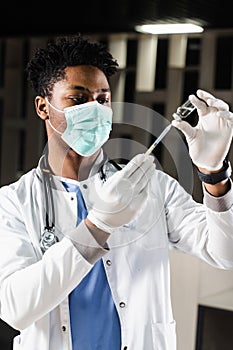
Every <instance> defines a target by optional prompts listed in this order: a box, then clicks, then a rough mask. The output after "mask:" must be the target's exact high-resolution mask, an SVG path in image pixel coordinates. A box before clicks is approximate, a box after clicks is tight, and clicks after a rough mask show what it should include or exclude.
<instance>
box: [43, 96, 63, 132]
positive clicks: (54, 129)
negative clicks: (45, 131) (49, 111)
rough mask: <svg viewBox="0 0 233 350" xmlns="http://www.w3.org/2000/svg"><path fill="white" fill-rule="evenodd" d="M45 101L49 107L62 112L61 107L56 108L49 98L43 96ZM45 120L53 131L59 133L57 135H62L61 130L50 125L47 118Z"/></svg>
mask: <svg viewBox="0 0 233 350" xmlns="http://www.w3.org/2000/svg"><path fill="white" fill-rule="evenodd" d="M45 101H46V102H47V103H48V105H49V106H50V107H51V108H53V109H55V111H57V112H60V113H64V111H62V110H61V109H58V108H56V107H54V106H53V105H52V104H51V103H50V102H49V100H48V99H47V97H45ZM47 121H48V123H49V125H50V126H51V128H52V129H53V131H55V132H56V133H57V134H59V135H62V134H63V133H62V132H61V131H59V130H57V129H56V128H55V127H54V126H53V125H52V123H51V121H50V119H47Z"/></svg>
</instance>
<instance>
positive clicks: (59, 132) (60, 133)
mask: <svg viewBox="0 0 233 350" xmlns="http://www.w3.org/2000/svg"><path fill="white" fill-rule="evenodd" d="M47 122H48V123H49V125H50V126H51V128H52V129H53V130H54V131H55V132H56V133H57V134H59V135H62V134H63V133H62V132H61V131H59V130H57V129H56V128H55V127H54V126H53V124H52V123H51V121H50V119H47Z"/></svg>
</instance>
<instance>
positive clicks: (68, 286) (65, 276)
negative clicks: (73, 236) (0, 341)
mask: <svg viewBox="0 0 233 350" xmlns="http://www.w3.org/2000/svg"><path fill="white" fill-rule="evenodd" d="M26 200H27V198H26ZM21 210H23V207H22V206H20V205H18V203H17V196H16V195H14V191H13V190H9V189H8V187H6V188H5V189H1V191H0V317H1V318H2V319H3V320H4V321H5V322H6V323H8V324H9V325H11V326H12V327H13V328H15V329H18V330H22V329H24V328H26V327H28V326H29V325H30V324H32V323H33V322H35V321H36V320H38V319H40V318H41V317H43V316H44V315H45V314H47V313H48V312H49V311H50V310H52V309H53V308H54V307H56V306H57V305H58V304H60V303H61V301H63V300H64V298H65V297H67V295H68V294H69V293H70V292H71V291H72V290H73V289H74V288H75V287H76V286H77V284H78V283H79V282H80V281H81V280H82V279H83V277H84V276H85V275H86V274H87V273H88V272H89V271H90V269H91V268H92V266H93V265H92V264H90V263H89V262H88V261H87V260H86V259H84V258H83V256H82V255H81V254H80V253H79V251H78V250H77V249H76V247H75V246H74V244H73V243H72V242H71V240H70V239H69V238H66V237H64V238H63V239H62V241H61V242H58V243H56V244H54V245H53V246H52V247H51V248H50V249H48V251H47V252H46V253H45V254H44V255H43V257H42V258H39V257H38V255H37V254H36V252H35V250H34V248H33V245H32V243H31V240H30V238H29V233H28V232H27V230H26V227H25V224H24V222H23V220H22V212H21ZM77 230H78V228H77Z"/></svg>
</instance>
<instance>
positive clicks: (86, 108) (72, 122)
mask: <svg viewBox="0 0 233 350" xmlns="http://www.w3.org/2000/svg"><path fill="white" fill-rule="evenodd" d="M47 102H48V104H49V105H50V106H51V107H52V108H53V109H55V110H57V111H58V112H62V113H64V114H65V117H66V123H67V127H66V129H65V131H64V132H63V133H61V132H60V131H58V130H57V129H55V128H54V126H53V125H52V124H51V122H50V120H48V122H49V123H50V125H51V127H52V128H53V129H54V130H55V131H56V132H57V133H59V134H61V138H62V139H63V140H64V141H65V142H66V144H67V145H68V146H70V147H71V148H72V149H73V150H74V151H75V152H77V153H78V154H80V155H82V156H84V157H88V156H91V155H92V154H94V153H95V152H96V151H98V150H99V149H100V148H101V147H102V146H103V144H104V143H105V142H106V141H107V140H108V138H109V134H110V131H111V130H112V114H113V113H112V109H111V108H110V107H107V106H105V105H102V104H100V103H98V102H97V101H92V102H87V103H83V104H80V105H75V106H72V107H67V108H65V109H64V111H62V110H60V109H57V108H55V107H54V106H53V105H51V103H50V102H49V101H48V100H47Z"/></svg>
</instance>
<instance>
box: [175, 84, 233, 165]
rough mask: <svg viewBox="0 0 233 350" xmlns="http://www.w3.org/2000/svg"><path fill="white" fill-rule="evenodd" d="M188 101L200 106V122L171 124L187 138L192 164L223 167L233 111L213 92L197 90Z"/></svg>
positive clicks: (230, 137)
mask: <svg viewBox="0 0 233 350" xmlns="http://www.w3.org/2000/svg"><path fill="white" fill-rule="evenodd" d="M197 96H198V97H199V98H201V99H202V100H203V101H205V102H203V101H201V100H199V99H198V98H197V97H196V96H195V95H190V96H189V100H190V101H191V102H192V103H193V105H195V106H196V107H197V112H198V115H199V121H198V123H197V125H196V126H195V127H192V126H191V125H190V124H188V123H187V122H185V121H183V120H182V121H177V120H173V121H172V125H173V126H175V127H176V128H177V129H179V130H181V131H182V132H183V134H184V135H185V137H186V140H187V143H188V147H189V154H190V157H191V159H192V161H193V163H194V164H195V165H196V166H197V167H199V168H204V169H206V170H210V171H213V170H220V169H221V168H222V165H223V161H224V159H225V158H226V155H227V153H228V151H229V148H230V145H231V142H232V134H233V133H232V130H233V128H232V126H233V113H231V112H229V106H228V104H227V103H226V102H224V101H222V100H220V99H218V98H216V97H214V96H213V95H211V94H210V93H208V92H206V91H203V90H197Z"/></svg>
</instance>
